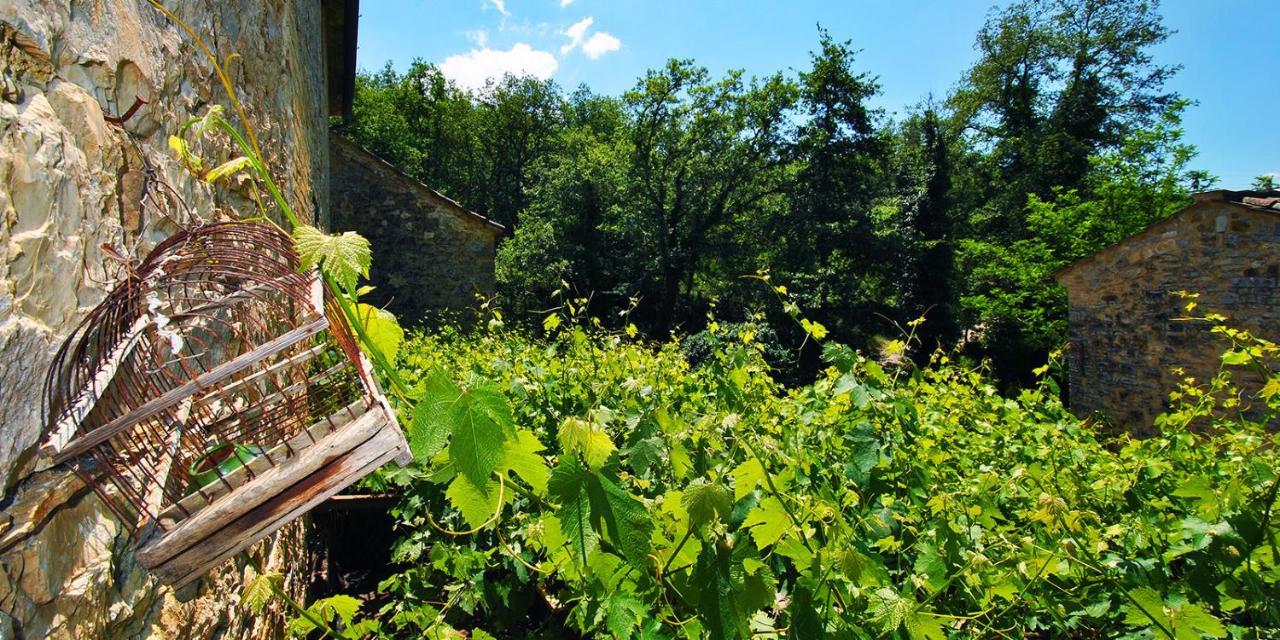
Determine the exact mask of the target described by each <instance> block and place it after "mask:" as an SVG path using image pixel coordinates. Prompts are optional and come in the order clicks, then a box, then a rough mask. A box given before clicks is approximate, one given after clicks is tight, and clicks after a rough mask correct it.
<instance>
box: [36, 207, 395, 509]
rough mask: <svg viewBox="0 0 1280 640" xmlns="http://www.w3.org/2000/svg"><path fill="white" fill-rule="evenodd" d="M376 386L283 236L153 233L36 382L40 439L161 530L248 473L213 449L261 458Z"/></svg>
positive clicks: (253, 230) (235, 230)
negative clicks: (155, 240)
mask: <svg viewBox="0 0 1280 640" xmlns="http://www.w3.org/2000/svg"><path fill="white" fill-rule="evenodd" d="M374 389H375V387H374V386H373V383H372V381H371V380H370V379H369V378H368V372H367V371H365V370H364V369H363V367H362V365H361V360H360V357H359V351H358V347H357V346H356V343H355V340H354V338H353V336H352V334H351V332H350V328H349V326H348V325H347V324H346V321H345V317H344V316H343V314H342V310H341V308H340V307H339V306H338V304H337V301H336V300H335V299H334V298H333V296H332V294H331V292H329V291H328V290H327V289H325V288H324V287H322V286H321V285H320V284H319V283H318V282H317V280H316V278H315V276H314V275H313V274H307V273H303V272H301V271H300V270H299V260H298V256H297V254H296V253H295V252H294V249H293V245H292V242H291V239H290V238H289V237H288V236H287V235H286V234H284V233H283V232H282V231H280V230H279V229H277V228H275V227H273V226H271V225H267V224H260V223H243V222H232V223H221V224H211V225H207V226H203V227H198V228H196V229H193V230H188V231H183V232H180V233H178V234H177V235H174V236H172V237H170V238H169V239H167V240H165V241H164V242H163V243H161V244H160V245H159V246H157V247H156V248H155V250H153V251H152V252H151V253H150V254H149V255H148V256H147V257H146V258H145V259H144V260H143V261H142V263H141V264H140V265H138V266H137V267H136V268H133V269H130V270H129V272H128V273H127V274H126V275H125V276H124V278H123V280H122V281H121V282H120V284H118V285H117V286H116V287H115V288H114V290H113V291H111V293H110V294H109V295H108V296H107V298H106V299H105V300H104V301H103V302H102V304H100V305H99V306H97V307H96V308H94V309H93V310H92V311H91V312H90V313H89V314H88V315H87V316H86V317H85V319H84V321H83V322H81V323H80V325H79V326H78V327H77V328H76V329H75V331H74V332H73V333H72V334H71V335H70V336H69V337H68V338H67V340H66V342H65V343H64V344H63V345H62V347H61V349H60V350H59V351H58V353H57V355H56V357H55V359H54V364H53V365H52V367H51V368H50V370H49V374H48V378H47V379H46V382H45V397H44V406H43V409H44V415H45V443H46V450H48V451H50V452H51V453H52V454H53V455H54V458H55V461H58V462H68V463H70V464H71V465H72V466H73V467H74V468H75V470H76V471H77V472H78V473H79V474H80V475H81V476H82V477H83V478H84V479H85V481H86V482H87V483H88V484H90V485H91V486H92V487H93V488H94V490H95V491H97V493H98V494H99V495H100V496H101V497H102V498H103V500H104V501H106V503H107V504H108V505H110V506H111V508H112V509H113V510H114V511H115V512H116V514H117V515H119V516H120V518H121V519H122V520H123V521H124V522H125V523H126V524H127V525H128V526H130V527H133V528H135V530H139V529H140V527H141V526H142V525H147V524H154V525H155V526H156V527H159V528H160V530H164V529H165V528H168V527H172V526H174V525H175V524H176V523H178V522H181V520H182V519H183V518H185V517H188V516H190V515H191V513H192V510H193V509H198V508H201V507H202V506H204V505H206V504H208V503H209V502H211V501H212V500H214V499H216V498H217V497H218V496H220V495H223V494H225V493H227V492H228V491H230V490H231V489H233V488H234V487H232V486H230V483H231V481H232V479H233V478H234V479H235V481H236V482H251V481H252V478H253V477H254V475H255V472H254V471H253V470H252V469H251V465H248V464H240V465H238V466H242V467H244V468H243V469H241V470H239V472H238V473H232V472H231V471H232V470H231V469H230V468H229V467H224V466H222V465H221V464H219V463H223V462H226V458H227V455H226V453H225V452H227V451H231V452H232V455H234V456H236V458H237V459H238V460H239V462H241V463H244V462H246V461H245V460H244V459H243V458H244V457H245V456H249V457H252V458H262V460H259V461H258V462H257V463H255V465H252V468H256V469H258V472H259V473H260V472H261V470H262V468H263V466H264V465H266V466H267V467H270V466H272V465H276V464H278V463H279V462H280V461H282V460H284V459H287V458H288V457H291V456H293V455H295V454H296V453H297V450H300V449H301V448H305V447H306V446H308V445H310V444H314V442H315V440H316V436H315V435H314V434H315V433H316V432H317V429H319V432H321V433H323V432H324V428H325V427H326V426H327V428H328V429H330V430H332V429H336V428H339V427H340V426H341V424H342V422H343V421H344V419H354V418H355V417H356V416H357V415H359V414H360V413H363V412H364V411H366V410H368V409H370V408H372V406H373V404H374V403H375V402H377V398H376V396H375V395H374V393H375V391H374ZM335 420H336V421H337V422H335ZM219 452H222V453H219ZM246 452H247V453H246ZM268 452H272V455H267V453H268ZM214 454H216V455H219V456H221V458H219V459H216V460H215V459H213V458H211V455H214ZM193 463H197V464H204V465H206V466H208V467H210V468H211V469H201V468H200V467H199V466H197V468H196V469H194V470H193V469H192V464H193ZM231 466H232V467H234V466H236V465H234V464H233V465H231ZM210 470H211V471H212V472H213V476H214V477H216V480H214V481H212V482H210V481H209V475H208V473H207V472H208V471H210ZM201 471H204V472H206V473H199V472H201ZM193 472H195V473H194V474H193ZM193 475H195V476H197V477H193ZM193 496H197V497H193Z"/></svg>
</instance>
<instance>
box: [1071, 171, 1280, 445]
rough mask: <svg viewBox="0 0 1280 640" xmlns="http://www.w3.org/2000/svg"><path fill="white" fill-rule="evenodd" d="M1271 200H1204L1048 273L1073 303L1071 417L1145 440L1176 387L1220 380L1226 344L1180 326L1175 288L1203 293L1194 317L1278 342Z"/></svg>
mask: <svg viewBox="0 0 1280 640" xmlns="http://www.w3.org/2000/svg"><path fill="white" fill-rule="evenodd" d="M1277 196H1280V193H1270V194H1266V193H1253V192H1232V191H1211V192H1208V193H1202V194H1199V195H1197V196H1196V199H1195V203H1194V204H1192V205H1191V206H1189V207H1187V208H1185V209H1183V210H1182V211H1179V212H1178V213H1175V214H1174V215H1172V216H1170V217H1169V218H1168V219H1166V220H1164V221H1161V222H1159V223H1156V224H1155V225H1152V226H1151V227H1150V228H1148V229H1146V230H1145V231H1143V232H1141V233H1138V234H1136V235H1134V236H1132V237H1130V238H1128V239H1126V240H1123V241H1121V242H1119V243H1117V244H1115V245H1112V246H1110V247H1107V248H1106V249H1103V250H1102V251H1099V252H1098V253H1096V254H1094V255H1092V256H1089V257H1087V258H1084V259H1082V260H1080V261H1078V262H1076V263H1075V264H1072V265H1070V266H1068V267H1066V268H1064V269H1062V270H1060V271H1059V272H1058V273H1057V274H1055V277H1056V278H1057V280H1058V282H1059V283H1060V284H1062V286H1064V287H1066V289H1067V293H1068V296H1069V300H1070V302H1069V308H1070V336H1071V337H1070V339H1071V342H1070V347H1069V349H1068V352H1067V361H1068V367H1069V369H1070V403H1071V408H1072V410H1073V411H1075V412H1076V413H1078V414H1080V415H1090V414H1094V413H1095V412H1096V413H1101V414H1103V415H1105V416H1106V417H1107V418H1109V419H1110V420H1112V421H1113V422H1115V423H1118V424H1120V425H1122V426H1125V427H1128V428H1129V429H1131V430H1133V431H1135V432H1137V433H1139V434H1142V433H1150V430H1151V428H1152V421H1153V420H1154V419H1155V417H1156V416H1157V415H1159V414H1160V413H1161V412H1163V411H1164V410H1165V409H1166V408H1167V406H1168V397H1169V392H1171V391H1173V390H1174V389H1175V387H1176V385H1177V384H1178V382H1180V381H1181V380H1182V379H1184V378H1185V377H1186V376H1190V377H1192V378H1195V379H1196V380H1198V381H1201V382H1205V381H1208V380H1209V379H1210V378H1211V377H1213V375H1214V374H1215V373H1217V371H1218V368H1219V366H1220V363H1221V355H1222V352H1223V351H1224V350H1225V349H1226V347H1227V346H1228V345H1227V343H1226V342H1225V341H1224V340H1222V339H1220V338H1216V337H1215V336H1213V335H1211V334H1210V333H1209V331H1208V328H1207V327H1206V326H1205V325H1204V324H1197V323H1192V322H1187V321H1185V320H1181V319H1179V318H1181V317H1182V316H1184V315H1185V314H1184V312H1183V307H1184V305H1185V301H1183V300H1182V299H1180V298H1179V297H1177V296H1175V295H1174V294H1173V292H1176V291H1187V292H1192V293H1198V294H1199V295H1200V297H1199V298H1198V299H1197V302H1198V303H1199V308H1200V310H1202V311H1204V312H1207V313H1208V312H1211V313H1220V314H1222V315H1225V316H1227V317H1228V319H1229V320H1228V322H1229V324H1231V325H1232V326H1235V327H1238V328H1243V329H1248V330H1249V331H1252V332H1255V335H1259V336H1261V337H1264V338H1268V339H1272V340H1275V339H1278V338H1280V197H1277ZM1175 371H1181V372H1183V373H1182V374H1181V375H1180V374H1177V373H1175ZM1246 388H1247V385H1246Z"/></svg>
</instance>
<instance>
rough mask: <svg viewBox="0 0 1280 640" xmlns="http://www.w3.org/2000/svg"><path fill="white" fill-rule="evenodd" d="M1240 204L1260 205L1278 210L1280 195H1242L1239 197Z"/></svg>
mask: <svg viewBox="0 0 1280 640" xmlns="http://www.w3.org/2000/svg"><path fill="white" fill-rule="evenodd" d="M1240 203H1241V204H1247V205H1249V206H1253V207H1262V208H1263V209H1277V210H1280V195H1276V196H1270V195H1268V196H1244V197H1242V198H1240Z"/></svg>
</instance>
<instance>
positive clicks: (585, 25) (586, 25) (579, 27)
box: [560, 17, 595, 55]
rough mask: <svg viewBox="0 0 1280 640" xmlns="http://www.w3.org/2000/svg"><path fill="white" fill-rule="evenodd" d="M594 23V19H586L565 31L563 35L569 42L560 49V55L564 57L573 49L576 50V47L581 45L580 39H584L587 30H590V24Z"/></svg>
mask: <svg viewBox="0 0 1280 640" xmlns="http://www.w3.org/2000/svg"><path fill="white" fill-rule="evenodd" d="M594 22H595V18H590V17H587V18H583V19H581V20H579V21H577V22H575V23H573V26H571V27H569V28H568V29H565V30H564V32H563V33H564V35H566V36H569V42H567V43H565V45H564V46H562V47H560V55H564V54H566V53H569V52H570V51H573V50H574V49H577V48H578V45H580V44H582V39H583V38H584V37H586V35H587V29H590V28H591V24H592V23H594Z"/></svg>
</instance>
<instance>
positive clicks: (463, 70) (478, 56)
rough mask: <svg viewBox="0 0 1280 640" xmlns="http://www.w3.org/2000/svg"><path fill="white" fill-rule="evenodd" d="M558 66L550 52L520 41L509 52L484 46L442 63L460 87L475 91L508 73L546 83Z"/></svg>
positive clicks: (445, 74) (446, 71)
mask: <svg viewBox="0 0 1280 640" xmlns="http://www.w3.org/2000/svg"><path fill="white" fill-rule="evenodd" d="M559 66H560V64H559V63H558V62H556V57H555V56H554V55H552V54H551V53H549V52H547V51H539V50H537V49H534V48H533V47H530V46H529V45H527V44H525V43H523V42H517V43H516V44H515V45H514V46H512V47H511V49H510V50H509V51H499V50H496V49H490V48H488V47H483V48H480V49H472V50H471V51H468V52H467V53H460V54H456V55H452V56H449V57H448V58H445V59H444V62H441V63H440V72H441V73H443V74H444V76H445V77H446V78H449V79H450V80H453V81H454V82H455V83H457V84H458V86H459V87H462V88H464V89H470V90H473V91H474V90H476V89H481V88H483V87H484V85H485V82H486V81H487V80H489V79H491V78H492V79H498V78H501V77H502V76H504V75H506V74H512V75H517V76H522V75H530V76H534V77H535V78H539V79H541V80H546V79H547V78H550V77H551V74H553V73H555V72H556V68H557V67H559Z"/></svg>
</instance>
